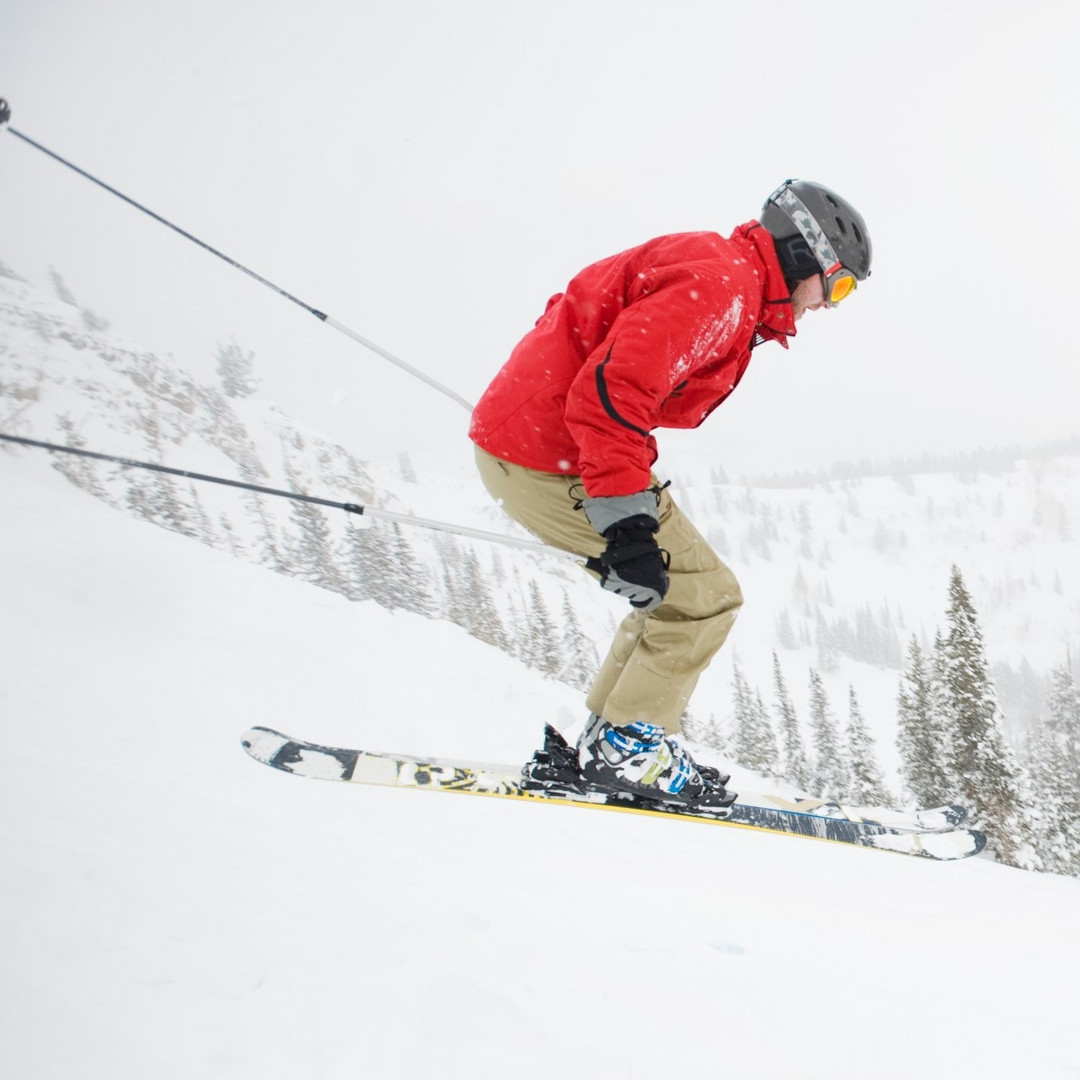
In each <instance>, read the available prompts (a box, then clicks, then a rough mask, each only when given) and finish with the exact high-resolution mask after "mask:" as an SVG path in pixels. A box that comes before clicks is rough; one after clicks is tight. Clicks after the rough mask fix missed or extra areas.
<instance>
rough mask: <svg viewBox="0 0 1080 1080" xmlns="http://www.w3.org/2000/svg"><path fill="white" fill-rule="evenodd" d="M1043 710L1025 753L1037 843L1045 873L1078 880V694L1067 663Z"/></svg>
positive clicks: (1056, 672)
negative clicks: (1041, 717)
mask: <svg viewBox="0 0 1080 1080" xmlns="http://www.w3.org/2000/svg"><path fill="white" fill-rule="evenodd" d="M1048 706H1049V716H1048V717H1047V718H1045V719H1044V720H1042V721H1041V722H1040V723H1039V725H1038V726H1037V727H1036V729H1035V732H1034V733H1033V735H1032V738H1031V741H1030V743H1029V747H1028V764H1029V767H1030V769H1031V774H1032V785H1033V799H1034V802H1035V808H1036V813H1035V818H1034V831H1035V837H1036V843H1037V845H1038V851H1039V855H1040V856H1041V858H1042V860H1043V866H1044V867H1045V869H1047V870H1050V871H1053V872H1055V873H1060V874H1074V875H1080V693H1078V692H1077V688H1076V685H1075V683H1074V681H1073V676H1072V671H1071V670H1070V668H1069V665H1068V664H1067V663H1066V664H1064V665H1063V666H1062V667H1059V668H1057V669H1055V670H1054V671H1053V672H1052V674H1051V684H1050V696H1049V700H1048Z"/></svg>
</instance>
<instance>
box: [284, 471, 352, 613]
mask: <svg viewBox="0 0 1080 1080" xmlns="http://www.w3.org/2000/svg"><path fill="white" fill-rule="evenodd" d="M285 474H286V476H288V478H289V483H290V485H291V486H292V488H293V490H294V491H301V490H303V487H302V484H301V480H300V477H299V476H298V475H297V473H296V472H295V470H294V469H293V468H292V467H291V466H290V465H289V464H288V462H287V461H286V464H285ZM289 516H290V517H291V518H292V519H293V521H294V523H295V524H296V527H297V535H296V536H295V537H294V538H292V542H291V543H290V544H289V555H290V561H291V563H292V566H291V568H290V569H289V573H291V574H292V575H293V576H295V577H299V578H303V579H304V580H305V581H310V582H311V584H312V585H317V586H318V587H319V588H320V589H327V590H329V591H330V592H336V593H341V594H342V595H343V596H347V595H348V592H349V589H348V586H347V584H346V580H345V575H344V574H343V573H342V571H341V570H340V569H339V567H338V565H337V560H336V559H335V558H334V550H333V544H332V542H331V532H330V524H329V522H328V521H327V520H326V515H325V514H324V513H323V512H322V510H320V509H319V507H318V506H316V505H315V504H314V503H308V502H301V501H299V500H296V499H291V500H290V501H289Z"/></svg>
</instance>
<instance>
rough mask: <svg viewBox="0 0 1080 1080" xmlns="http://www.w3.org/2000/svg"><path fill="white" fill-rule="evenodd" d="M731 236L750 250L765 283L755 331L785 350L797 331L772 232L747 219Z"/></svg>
mask: <svg viewBox="0 0 1080 1080" xmlns="http://www.w3.org/2000/svg"><path fill="white" fill-rule="evenodd" d="M731 239H732V240H733V241H735V243H737V244H739V246H740V247H743V248H744V249H747V250H748V251H749V254H750V257H751V258H752V259H753V260H754V265H755V266H756V267H757V271H758V273H759V274H760V275H761V277H762V280H763V282H764V287H763V288H762V290H761V291H762V301H761V312H760V313H759V314H758V323H757V333H758V334H759V335H760V336H761V337H762V338H764V339H765V340H766V341H779V342H780V344H781V345H783V346H784V348H785V349H786V348H787V345H788V338H793V337H794V336H795V333H796V330H795V315H794V312H793V311H792V309H791V293H790V291H789V289H788V287H787V283H786V282H785V281H784V272H783V270H781V269H780V260H779V258H777V255H776V245H775V244H774V243H773V238H772V235H771V234H770V233H769V231H768V230H767V229H765V228H763V227H762V224H761V222H760V221H748V222H747V223H746V224H745V225H740V226H739V227H738V228H737V229H736V230H735V231H734V232H733V233H732V234H731Z"/></svg>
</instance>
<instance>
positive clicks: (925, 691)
mask: <svg viewBox="0 0 1080 1080" xmlns="http://www.w3.org/2000/svg"><path fill="white" fill-rule="evenodd" d="M897 720H898V728H899V731H898V734H897V746H898V748H899V750H900V762H901V766H902V768H903V774H904V782H905V785H906V787H907V789H908V791H909V792H910V793H911V796H912V800H913V801H914V802H915V804H916V805H918V806H927V807H929V806H939V805H940V804H942V803H944V802H947V801H948V800H949V799H952V798H954V797H955V795H956V792H955V791H954V790H951V789H950V785H949V769H948V767H947V762H948V759H949V751H948V750H947V748H946V745H945V742H944V739H943V737H942V732H941V725H940V719H939V716H938V714H937V710H936V709H935V694H934V688H933V684H932V680H931V676H930V672H929V671H928V670H927V664H926V659H925V657H924V656H923V651H922V649H921V648H920V646H919V641H918V639H917V638H916V637H914V636H913V637H912V639H911V644H910V645H909V646H908V666H907V668H906V669H905V671H904V672H903V674H902V675H901V678H900V691H899V694H898V697H897Z"/></svg>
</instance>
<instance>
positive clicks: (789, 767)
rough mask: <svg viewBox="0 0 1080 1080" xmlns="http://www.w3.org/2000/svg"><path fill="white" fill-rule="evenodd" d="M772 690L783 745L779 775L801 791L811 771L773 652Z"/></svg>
mask: <svg viewBox="0 0 1080 1080" xmlns="http://www.w3.org/2000/svg"><path fill="white" fill-rule="evenodd" d="M773 692H774V694H775V701H776V714H777V718H778V719H779V721H780V742H781V745H782V747H783V762H784V764H783V769H782V771H781V776H782V777H783V779H785V780H786V781H787V782H788V783H789V784H793V785H794V786H795V787H797V788H799V789H800V790H801V791H807V790H808V789H809V787H810V782H811V778H812V772H811V769H810V763H809V762H808V761H807V759H806V750H805V749H804V748H803V741H802V735H801V734H800V733H799V718H798V717H797V716H796V714H795V706H794V705H792V703H791V697H790V695H789V694H788V689H787V684H786V683H785V682H784V673H783V670H782V669H781V667H780V658H779V657H778V656H777V655H776V653H773Z"/></svg>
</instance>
